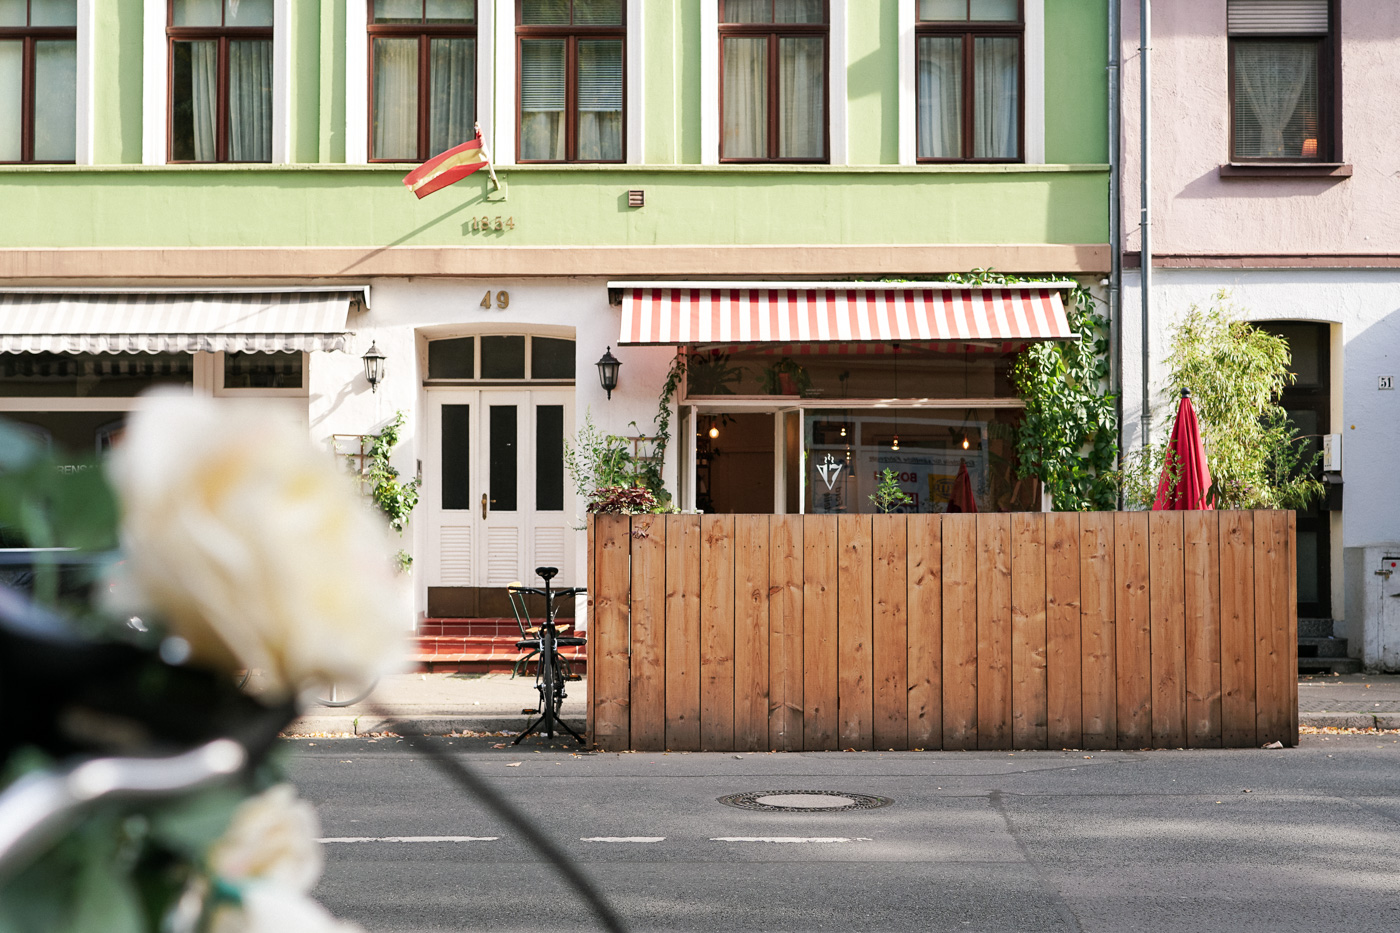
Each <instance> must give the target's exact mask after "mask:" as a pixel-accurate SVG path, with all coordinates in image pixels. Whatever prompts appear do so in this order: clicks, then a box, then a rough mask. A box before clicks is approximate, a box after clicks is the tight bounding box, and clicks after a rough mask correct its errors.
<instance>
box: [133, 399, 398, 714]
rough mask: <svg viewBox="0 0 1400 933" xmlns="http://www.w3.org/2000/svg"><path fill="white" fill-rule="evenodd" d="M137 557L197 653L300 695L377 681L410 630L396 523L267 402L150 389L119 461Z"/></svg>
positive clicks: (174, 626) (149, 595)
mask: <svg viewBox="0 0 1400 933" xmlns="http://www.w3.org/2000/svg"><path fill="white" fill-rule="evenodd" d="M111 474H112V478H113V482H114V485H115V486H116V489H117V493H118V496H119V498H120V501H121V508H122V540H123V544H124V546H125V549H126V552H127V555H128V561H127V566H126V570H127V572H128V573H129V575H130V579H131V581H132V583H133V584H134V585H135V587H136V588H137V589H138V590H139V593H140V597H141V598H142V599H144V601H146V602H148V603H149V605H150V606H151V607H152V608H154V609H156V610H158V611H159V613H160V614H161V615H162V616H163V618H164V619H165V620H166V621H167V622H168V623H169V625H170V628H171V631H172V633H173V634H176V635H179V636H181V637H182V638H184V639H185V640H187V641H188V642H189V643H190V647H191V650H192V657H193V658H194V660H196V661H198V662H201V663H204V664H206V665H209V666H213V667H216V668H219V669H224V670H228V671H234V670H239V669H243V668H255V669H258V670H260V671H263V672H265V673H266V675H267V677H266V679H265V681H264V683H263V686H264V689H267V690H270V691H273V692H277V693H284V694H285V693H287V692H294V691H297V690H299V689H302V688H304V687H306V686H308V685H311V684H318V683H328V682H330V681H342V682H344V681H351V682H366V681H368V680H369V679H371V678H373V677H375V676H378V675H379V674H380V673H383V672H384V671H386V670H389V669H392V668H393V667H395V666H397V665H398V664H399V663H401V662H402V658H403V651H402V640H403V638H404V636H405V635H406V633H407V625H406V624H405V623H406V621H407V620H406V619H405V618H404V617H403V609H402V602H401V601H400V599H399V596H398V587H399V586H400V585H402V584H401V583H400V582H399V581H397V580H396V579H395V576H396V575H395V573H394V569H393V560H392V557H391V555H392V554H393V553H394V549H393V548H392V547H391V545H390V542H389V539H388V532H387V529H386V527H385V523H384V522H383V521H382V520H380V518H379V516H378V515H377V514H375V513H374V512H372V511H371V509H370V508H369V507H367V506H366V504H365V502H364V500H363V499H362V498H361V497H359V496H358V495H357V494H356V492H355V491H354V489H353V488H352V486H351V484H350V482H349V481H348V480H347V478H346V477H345V475H344V474H343V472H341V471H338V470H337V469H336V466H335V463H334V461H333V459H332V458H331V457H330V455H328V454H326V453H325V452H323V451H319V450H317V449H316V448H315V447H314V446H312V444H311V442H310V440H309V439H308V437H307V434H306V429H305V427H302V426H299V425H297V424H295V423H294V422H293V421H292V420H291V419H290V418H286V417H284V416H283V415H282V414H281V413H279V412H278V411H276V410H274V409H269V408H268V407H267V406H266V405H259V404H256V403H252V402H247V403H245V402H232V401H229V400H218V401H215V400H213V399H198V398H191V397H189V396H179V395H172V394H155V395H151V396H148V397H147V398H146V399H145V400H144V403H143V405H142V407H141V408H140V410H138V411H137V412H136V414H135V415H134V416H133V417H132V419H131V422H130V424H129V426H128V428H127V431H126V435H125V437H124V439H123V442H122V444H121V445H120V446H119V447H118V448H117V449H116V451H115V452H114V454H113V457H112V462H111Z"/></svg>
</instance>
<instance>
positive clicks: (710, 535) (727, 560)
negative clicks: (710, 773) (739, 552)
mask: <svg viewBox="0 0 1400 933" xmlns="http://www.w3.org/2000/svg"><path fill="white" fill-rule="evenodd" d="M733 748H734V516H733V515H702V516H700V749H701V751H707V752H724V751H729V750H731V749H733Z"/></svg>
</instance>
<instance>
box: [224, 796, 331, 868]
mask: <svg viewBox="0 0 1400 933" xmlns="http://www.w3.org/2000/svg"><path fill="white" fill-rule="evenodd" d="M320 834H321V823H320V821H319V820H318V819H317V818H316V810H315V808H314V807H312V806H311V804H309V803H307V802H306V801H305V800H300V799H298V798H297V792H296V789H295V788H294V787H292V785H290V784H278V785H277V786H275V787H272V788H270V789H268V790H266V791H264V792H262V793H261V794H258V795H257V796H256V797H249V798H248V799H247V800H244V801H243V802H242V803H241V804H239V805H238V809H237V810H235V811H234V814H233V821H232V822H231V823H230V824H229V828H228V830H227V831H226V832H225V833H224V835H223V837H222V838H220V839H219V841H218V842H216V843H215V844H214V847H213V848H212V849H210V850H209V868H210V870H211V871H213V873H214V874H215V875H217V876H219V877H220V878H223V879H225V880H228V881H232V882H241V881H250V880H254V879H256V880H262V881H270V882H273V883H275V884H277V885H278V886H280V887H285V888H290V889H292V890H294V891H300V892H301V893H303V894H306V893H308V892H310V890H311V889H312V888H313V887H314V886H315V885H316V880H317V879H318V878H320V877H321V868H322V866H323V865H324V864H325V860H324V858H323V856H322V854H321V844H320V843H319V842H317V838H318V837H319V836H320Z"/></svg>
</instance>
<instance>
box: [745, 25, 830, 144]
mask: <svg viewBox="0 0 1400 933" xmlns="http://www.w3.org/2000/svg"><path fill="white" fill-rule="evenodd" d="M719 2H720V11H719V44H720V54H719V71H720V74H719V81H720V94H719V97H720V152H719V157H720V159H721V160H723V161H731V162H732V161H740V162H779V161H783V162H825V161H827V159H828V152H829V147H828V137H829V130H828V125H829V119H828V112H829V111H828V101H827V94H826V90H827V70H828V57H829V47H830V33H831V25H830V16H829V10H828V4H827V2H826V0H719Z"/></svg>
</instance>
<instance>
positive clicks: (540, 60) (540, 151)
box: [520, 39, 565, 161]
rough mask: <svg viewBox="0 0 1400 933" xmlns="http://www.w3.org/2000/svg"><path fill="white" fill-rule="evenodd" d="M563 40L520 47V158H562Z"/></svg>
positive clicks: (532, 42)
mask: <svg viewBox="0 0 1400 933" xmlns="http://www.w3.org/2000/svg"><path fill="white" fill-rule="evenodd" d="M564 54H565V49H564V40H562V39H526V40H524V41H522V42H521V43H520V158H522V159H526V160H532V159H538V160H545V161H557V160H563V159H564V157H565V153H564V144H565V126H564V96H565V88H564Z"/></svg>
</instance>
